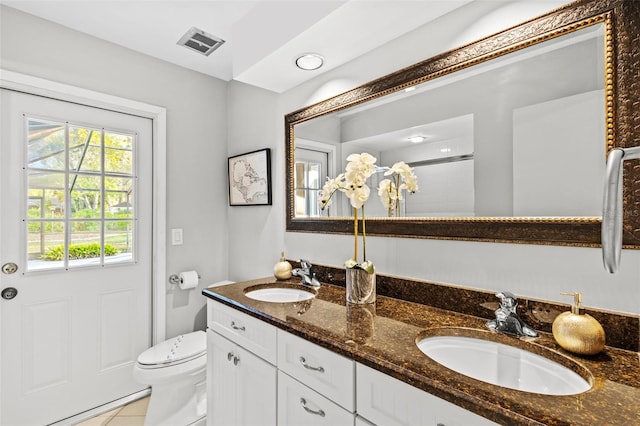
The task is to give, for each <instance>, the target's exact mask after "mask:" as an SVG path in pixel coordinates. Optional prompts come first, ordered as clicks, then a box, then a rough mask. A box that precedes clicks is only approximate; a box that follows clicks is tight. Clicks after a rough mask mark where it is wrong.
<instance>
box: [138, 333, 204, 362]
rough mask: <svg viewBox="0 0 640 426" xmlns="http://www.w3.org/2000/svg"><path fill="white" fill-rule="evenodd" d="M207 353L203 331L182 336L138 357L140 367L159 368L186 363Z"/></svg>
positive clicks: (152, 348) (156, 346)
mask: <svg viewBox="0 0 640 426" xmlns="http://www.w3.org/2000/svg"><path fill="white" fill-rule="evenodd" d="M206 351H207V335H206V334H205V332H204V331H194V332H193V333H188V334H183V335H180V336H177V337H174V338H172V339H169V340H165V341H164V342H162V343H158V344H157V345H155V346H153V347H151V348H149V349H147V350H146V351H144V352H143V353H141V354H140V356H139V357H138V364H141V365H142V366H159V365H164V366H166V364H175V363H181V362H186V361H189V360H191V359H194V358H197V357H199V356H201V355H203V354H205V353H206Z"/></svg>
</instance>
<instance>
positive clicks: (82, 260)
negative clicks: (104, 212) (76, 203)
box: [69, 221, 101, 267]
mask: <svg viewBox="0 0 640 426" xmlns="http://www.w3.org/2000/svg"><path fill="white" fill-rule="evenodd" d="M70 227H71V232H70V238H69V266H70V267H71V266H83V265H95V264H99V263H100V248H101V247H100V234H101V223H100V222H98V221H74V222H71V223H70Z"/></svg>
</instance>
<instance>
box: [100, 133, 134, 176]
mask: <svg viewBox="0 0 640 426" xmlns="http://www.w3.org/2000/svg"><path fill="white" fill-rule="evenodd" d="M104 140H105V151H104V156H105V171H106V172H108V173H118V174H125V175H129V176H133V151H132V149H133V136H131V135H123V134H118V133H110V132H107V133H105V136H104Z"/></svg>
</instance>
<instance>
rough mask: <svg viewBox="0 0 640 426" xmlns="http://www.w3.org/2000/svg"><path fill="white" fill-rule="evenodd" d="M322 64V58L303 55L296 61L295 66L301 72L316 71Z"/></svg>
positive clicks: (315, 55)
mask: <svg viewBox="0 0 640 426" xmlns="http://www.w3.org/2000/svg"><path fill="white" fill-rule="evenodd" d="M322 64H324V58H323V57H322V56H321V55H318V54H317V53H305V54H304V55H301V56H299V57H298V59H296V66H297V67H298V68H300V69H302V70H307V71H312V70H317V69H318V68H320V67H321V66H322Z"/></svg>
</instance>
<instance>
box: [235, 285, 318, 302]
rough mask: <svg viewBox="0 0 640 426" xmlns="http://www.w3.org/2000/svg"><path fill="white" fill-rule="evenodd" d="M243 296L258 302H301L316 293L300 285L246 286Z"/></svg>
mask: <svg viewBox="0 0 640 426" xmlns="http://www.w3.org/2000/svg"><path fill="white" fill-rule="evenodd" d="M244 294H245V296H247V297H248V298H250V299H253V300H258V301H260V302H272V303H292V302H302V301H305V300H309V299H312V298H314V297H315V296H316V295H315V293H313V292H312V291H311V289H309V290H307V289H304V288H301V286H295V287H270V286H269V287H262V286H258V288H248V289H247V290H245V293H244Z"/></svg>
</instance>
